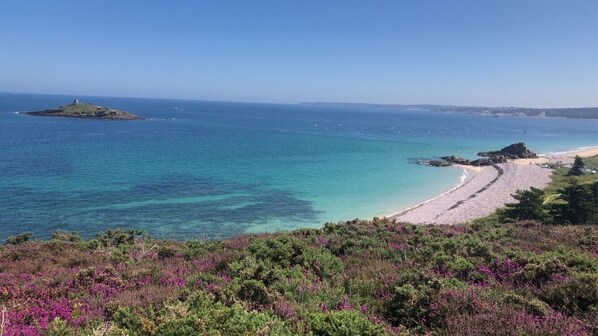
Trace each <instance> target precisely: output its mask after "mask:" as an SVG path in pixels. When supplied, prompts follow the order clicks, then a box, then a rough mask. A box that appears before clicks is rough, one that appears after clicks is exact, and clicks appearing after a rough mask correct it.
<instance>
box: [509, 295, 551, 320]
mask: <svg viewBox="0 0 598 336" xmlns="http://www.w3.org/2000/svg"><path fill="white" fill-rule="evenodd" d="M505 301H506V302H507V303H509V304H511V305H514V306H516V307H520V308H523V309H525V310H526V311H527V312H528V313H530V314H533V315H546V313H548V309H549V308H548V305H547V304H546V303H545V302H542V301H540V300H538V299H536V298H531V299H527V298H525V297H523V296H521V295H519V294H517V293H514V292H508V293H507V294H506V295H505Z"/></svg>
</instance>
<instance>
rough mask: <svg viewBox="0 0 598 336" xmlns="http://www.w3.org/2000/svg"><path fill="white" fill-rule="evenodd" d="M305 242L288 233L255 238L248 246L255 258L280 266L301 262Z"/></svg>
mask: <svg viewBox="0 0 598 336" xmlns="http://www.w3.org/2000/svg"><path fill="white" fill-rule="evenodd" d="M305 248H306V244H305V243H304V242H302V241H300V240H298V239H296V238H293V237H291V236H289V235H280V236H278V237H275V238H267V239H259V240H255V241H254V242H253V243H251V245H250V246H249V247H248V251H249V253H251V254H252V255H253V256H255V258H256V259H257V260H261V261H266V262H267V263H271V264H274V265H278V266H281V267H290V266H293V265H298V264H302V263H303V251H304V250H305Z"/></svg>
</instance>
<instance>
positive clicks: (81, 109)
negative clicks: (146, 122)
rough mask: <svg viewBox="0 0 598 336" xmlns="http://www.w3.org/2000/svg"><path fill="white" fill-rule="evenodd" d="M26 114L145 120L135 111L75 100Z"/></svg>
mask: <svg viewBox="0 0 598 336" xmlns="http://www.w3.org/2000/svg"><path fill="white" fill-rule="evenodd" d="M25 114H28V115H32V116H40V117H67V118H89V119H109V120H143V118H142V117H140V116H137V115H134V114H133V113H130V112H126V111H121V110H115V109H112V108H109V107H105V106H99V105H93V104H91V103H86V104H82V103H79V102H78V100H75V102H73V103H72V104H68V105H65V106H60V107H58V108H54V109H47V110H43V111H37V112H25Z"/></svg>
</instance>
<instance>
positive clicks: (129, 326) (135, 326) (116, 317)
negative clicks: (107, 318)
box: [112, 307, 142, 335]
mask: <svg viewBox="0 0 598 336" xmlns="http://www.w3.org/2000/svg"><path fill="white" fill-rule="evenodd" d="M112 321H114V323H115V324H116V325H117V326H118V327H120V328H122V329H125V330H127V331H128V332H129V333H130V334H131V335H140V334H141V326H142V324H141V318H140V317H139V316H138V315H137V314H136V313H135V312H133V310H132V309H131V308H129V307H121V308H118V309H117V310H116V311H115V312H114V314H113V315H112Z"/></svg>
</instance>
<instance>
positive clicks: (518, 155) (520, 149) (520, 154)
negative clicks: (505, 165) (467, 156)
mask: <svg viewBox="0 0 598 336" xmlns="http://www.w3.org/2000/svg"><path fill="white" fill-rule="evenodd" d="M477 155H478V156H483V157H490V158H492V157H500V156H504V157H505V158H507V159H510V160H513V159H533V158H536V157H537V155H536V153H534V152H532V151H531V150H529V149H528V148H527V147H526V146H525V144H524V143H523V142H518V143H515V144H512V145H509V146H507V147H505V148H503V149H501V150H499V151H492V152H480V153H478V154H477Z"/></svg>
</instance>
